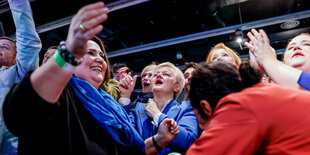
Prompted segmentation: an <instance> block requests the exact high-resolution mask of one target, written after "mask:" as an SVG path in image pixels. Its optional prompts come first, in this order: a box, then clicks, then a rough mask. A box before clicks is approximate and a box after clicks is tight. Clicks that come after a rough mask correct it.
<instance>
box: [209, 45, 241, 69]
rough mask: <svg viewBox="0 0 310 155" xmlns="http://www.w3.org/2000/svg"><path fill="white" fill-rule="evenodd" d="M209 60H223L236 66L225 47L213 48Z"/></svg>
mask: <svg viewBox="0 0 310 155" xmlns="http://www.w3.org/2000/svg"><path fill="white" fill-rule="evenodd" d="M211 61H212V62H217V61H224V62H229V63H232V64H234V65H236V66H237V64H236V62H235V59H234V58H233V57H232V56H231V55H230V54H229V53H228V52H227V51H226V50H225V49H217V50H215V51H214V52H213V54H212V57H211Z"/></svg>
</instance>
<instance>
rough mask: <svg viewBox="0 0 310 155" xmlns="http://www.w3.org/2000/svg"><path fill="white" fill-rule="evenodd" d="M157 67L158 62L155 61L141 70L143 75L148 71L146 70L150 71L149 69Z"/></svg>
mask: <svg viewBox="0 0 310 155" xmlns="http://www.w3.org/2000/svg"><path fill="white" fill-rule="evenodd" d="M155 68H156V64H155V63H151V64H149V65H147V66H146V67H144V68H143V70H142V72H141V75H142V74H143V73H144V72H146V71H149V70H153V71H154V69H155Z"/></svg>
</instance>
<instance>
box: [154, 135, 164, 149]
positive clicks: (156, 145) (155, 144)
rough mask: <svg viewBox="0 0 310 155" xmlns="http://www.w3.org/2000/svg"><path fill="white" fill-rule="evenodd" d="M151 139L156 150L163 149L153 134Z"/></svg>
mask: <svg viewBox="0 0 310 155" xmlns="http://www.w3.org/2000/svg"><path fill="white" fill-rule="evenodd" d="M152 141H153V145H154V146H155V148H156V149H157V150H158V151H161V150H163V148H161V147H160V146H159V145H158V144H157V142H156V140H155V137H154V136H153V137H152Z"/></svg>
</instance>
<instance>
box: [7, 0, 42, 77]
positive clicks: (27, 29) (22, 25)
mask: <svg viewBox="0 0 310 155" xmlns="http://www.w3.org/2000/svg"><path fill="white" fill-rule="evenodd" d="M9 5H10V9H11V11H12V16H13V19H14V23H15V26H16V50H17V55H16V65H17V75H18V76H17V78H18V79H19V80H21V79H23V77H24V75H25V74H26V73H27V72H28V71H29V70H34V69H35V68H37V67H38V66H39V56H38V54H39V52H40V50H41V48H42V44H41V40H40V38H39V35H38V33H37V32H36V29H35V24H34V21H33V17H32V12H31V7H30V4H29V1H28V0H9Z"/></svg>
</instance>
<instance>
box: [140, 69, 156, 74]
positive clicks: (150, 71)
mask: <svg viewBox="0 0 310 155" xmlns="http://www.w3.org/2000/svg"><path fill="white" fill-rule="evenodd" d="M152 73H153V70H151V69H147V70H145V71H144V72H143V73H142V74H152Z"/></svg>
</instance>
